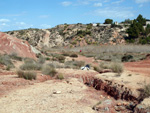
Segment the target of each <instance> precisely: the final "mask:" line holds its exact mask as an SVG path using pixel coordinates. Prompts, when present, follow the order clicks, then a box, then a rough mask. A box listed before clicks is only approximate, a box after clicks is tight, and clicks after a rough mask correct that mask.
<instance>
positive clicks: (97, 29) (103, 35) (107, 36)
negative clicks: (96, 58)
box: [7, 23, 128, 48]
mask: <svg viewBox="0 0 150 113" xmlns="http://www.w3.org/2000/svg"><path fill="white" fill-rule="evenodd" d="M127 28H128V27H124V26H119V25H116V26H110V25H104V24H102V25H101V24H95V25H94V24H80V23H78V24H63V25H58V26H56V27H54V28H51V29H26V30H19V31H9V32H7V33H8V34H10V35H13V36H14V37H17V38H20V39H23V40H27V41H28V42H29V43H30V44H31V45H33V46H35V47H38V48H43V47H58V46H59V47H62V46H65V47H78V46H85V45H104V44H111V45H115V44H120V43H124V42H125V41H124V37H126V36H127V33H126V29H127Z"/></svg>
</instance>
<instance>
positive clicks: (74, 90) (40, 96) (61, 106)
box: [0, 79, 97, 113]
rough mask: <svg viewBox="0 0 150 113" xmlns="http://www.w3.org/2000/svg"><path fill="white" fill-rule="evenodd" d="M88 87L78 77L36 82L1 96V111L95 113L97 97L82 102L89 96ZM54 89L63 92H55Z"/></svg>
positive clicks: (16, 112)
mask: <svg viewBox="0 0 150 113" xmlns="http://www.w3.org/2000/svg"><path fill="white" fill-rule="evenodd" d="M87 89H88V87H87V86H85V85H84V84H82V83H80V82H79V81H78V80H77V79H71V80H70V83H66V82H65V81H63V82H60V81H55V80H50V81H46V82H44V83H36V84H35V85H31V86H29V87H28V88H25V89H19V90H16V91H13V92H12V93H9V94H8V95H7V96H5V97H3V98H1V99H0V113H94V111H93V110H92V107H91V106H92V105H93V104H94V103H95V102H97V100H96V99H94V100H89V99H87V100H85V103H83V102H82V104H81V102H80V101H81V100H82V99H83V98H85V97H86V96H87V95H86V93H85V91H86V90H87ZM54 91H61V93H60V94H53V92H54ZM91 94H92V92H91ZM93 101H94V102H93Z"/></svg>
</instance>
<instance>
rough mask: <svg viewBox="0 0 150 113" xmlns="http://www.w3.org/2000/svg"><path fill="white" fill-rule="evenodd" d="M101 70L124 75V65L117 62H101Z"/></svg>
mask: <svg viewBox="0 0 150 113" xmlns="http://www.w3.org/2000/svg"><path fill="white" fill-rule="evenodd" d="M100 68H102V69H111V70H112V71H113V72H115V73H122V72H123V65H122V64H120V63H116V62H112V63H110V62H101V63H100Z"/></svg>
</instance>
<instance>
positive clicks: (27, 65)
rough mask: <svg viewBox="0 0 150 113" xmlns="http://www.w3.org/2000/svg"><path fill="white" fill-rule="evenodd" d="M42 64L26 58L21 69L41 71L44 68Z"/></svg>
mask: <svg viewBox="0 0 150 113" xmlns="http://www.w3.org/2000/svg"><path fill="white" fill-rule="evenodd" d="M42 62H43V61H39V63H37V62H36V61H35V60H34V59H31V58H26V59H24V64H23V65H21V66H20V69H22V70H40V69H41V67H42Z"/></svg>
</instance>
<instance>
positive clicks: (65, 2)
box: [61, 1, 72, 6]
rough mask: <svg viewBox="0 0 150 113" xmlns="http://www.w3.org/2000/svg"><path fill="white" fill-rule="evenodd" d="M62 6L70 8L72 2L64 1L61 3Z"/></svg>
mask: <svg viewBox="0 0 150 113" xmlns="http://www.w3.org/2000/svg"><path fill="white" fill-rule="evenodd" d="M61 4H62V5H63V6H70V5H71V4H72V2H69V1H64V2H62V3H61Z"/></svg>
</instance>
